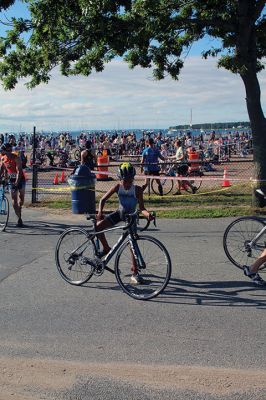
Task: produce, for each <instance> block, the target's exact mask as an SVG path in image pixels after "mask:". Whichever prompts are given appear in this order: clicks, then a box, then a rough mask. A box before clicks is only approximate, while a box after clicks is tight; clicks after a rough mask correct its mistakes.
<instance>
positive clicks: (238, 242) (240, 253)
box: [223, 217, 266, 268]
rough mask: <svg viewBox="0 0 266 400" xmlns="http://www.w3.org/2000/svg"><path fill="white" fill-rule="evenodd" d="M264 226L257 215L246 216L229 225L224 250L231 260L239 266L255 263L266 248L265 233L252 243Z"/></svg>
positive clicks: (225, 234) (224, 240)
mask: <svg viewBox="0 0 266 400" xmlns="http://www.w3.org/2000/svg"><path fill="white" fill-rule="evenodd" d="M264 226H265V225H264V223H263V222H262V221H261V220H260V219H258V218H256V217H244V218H239V219H237V220H236V221H233V222H232V223H231V224H230V225H229V226H228V227H227V229H226V231H225V233H224V239H223V245H224V250H225V253H226V255H227V257H228V258H229V260H230V261H231V262H232V263H233V264H235V265H236V266H237V267H238V268H242V267H243V265H248V266H250V265H251V264H253V262H254V261H255V260H256V258H257V257H258V256H259V255H260V253H261V251H262V250H263V249H264V248H265V238H266V236H265V234H264V235H263V236H262V237H260V238H259V240H258V241H257V242H256V243H254V244H252V245H250V242H251V241H252V240H254V238H255V237H256V235H257V234H258V233H259V232H260V231H261V229H262V228H263V227H264Z"/></svg>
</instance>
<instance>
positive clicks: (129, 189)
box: [96, 162, 154, 284]
mask: <svg viewBox="0 0 266 400" xmlns="http://www.w3.org/2000/svg"><path fill="white" fill-rule="evenodd" d="M117 175H118V178H119V179H120V183H118V184H116V185H115V186H114V187H112V188H111V189H110V190H108V192H107V193H106V194H105V195H104V196H103V197H102V198H101V200H100V202H99V209H98V214H97V220H98V222H97V226H96V230H97V231H101V230H104V229H107V228H110V227H112V226H114V225H116V224H117V223H118V222H121V221H124V219H125V215H126V214H131V213H133V212H135V210H136V207H137V204H138V206H139V209H140V211H141V212H142V214H143V215H144V217H146V218H147V219H148V220H149V221H151V220H153V218H154V217H153V216H152V214H151V213H150V212H149V211H147V210H146V208H145V206H144V202H143V191H142V188H141V187H140V186H137V185H134V183H133V182H134V176H135V175H136V170H135V168H134V167H133V165H132V164H131V163H129V162H124V163H122V164H121V165H120V166H119V168H118V174H117ZM114 193H116V194H117V196H118V199H119V208H118V209H117V210H116V211H114V212H112V213H111V214H109V215H107V216H106V217H104V216H103V209H104V205H105V203H106V201H107V200H108V199H109V198H110V197H111V196H112V195H113V194H114ZM98 237H99V240H100V242H101V243H102V246H103V252H102V256H104V255H106V254H107V253H108V252H109V251H110V250H111V247H110V246H109V244H108V242H107V240H106V237H105V234H104V233H101V234H99V235H98ZM131 271H132V276H131V283H132V284H141V283H144V282H143V279H142V278H141V276H140V275H139V274H138V273H137V265H136V261H135V257H134V256H133V254H132V268H131Z"/></svg>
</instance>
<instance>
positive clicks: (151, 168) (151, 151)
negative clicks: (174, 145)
mask: <svg viewBox="0 0 266 400" xmlns="http://www.w3.org/2000/svg"><path fill="white" fill-rule="evenodd" d="M160 155H161V153H160V151H159V150H158V149H157V148H156V147H153V148H151V147H146V149H144V150H143V152H142V157H143V159H144V172H155V171H156V172H157V171H160V167H159V164H158V158H159V157H160ZM149 163H150V165H149ZM145 164H146V165H145ZM147 164H148V165H147Z"/></svg>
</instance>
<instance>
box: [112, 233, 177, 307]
mask: <svg viewBox="0 0 266 400" xmlns="http://www.w3.org/2000/svg"><path fill="white" fill-rule="evenodd" d="M136 243H137V246H138V248H139V250H140V253H141V256H142V258H143V260H144V262H145V268H143V269H141V270H139V271H138V273H139V275H140V276H141V278H142V279H143V281H144V282H143V283H142V284H137V285H136V284H133V283H132V282H131V276H132V274H133V272H132V267H131V265H132V263H131V260H132V257H133V253H132V250H131V246H130V240H127V241H126V242H125V243H124V244H123V245H122V246H121V247H120V249H119V250H118V252H117V255H116V259H115V275H116V279H117V282H118V283H119V285H120V287H121V288H122V290H123V291H124V292H125V293H126V294H127V295H129V296H130V297H133V298H134V299H136V300H149V299H152V298H154V297H156V296H158V294H160V293H161V292H162V291H163V290H164V289H165V287H166V285H167V284H168V282H169V279H170V276H171V269H172V267H171V259H170V256H169V254H168V251H167V250H166V248H165V247H164V245H163V244H162V243H161V242H160V241H159V240H157V239H155V238H153V237H150V236H139V237H138V239H136Z"/></svg>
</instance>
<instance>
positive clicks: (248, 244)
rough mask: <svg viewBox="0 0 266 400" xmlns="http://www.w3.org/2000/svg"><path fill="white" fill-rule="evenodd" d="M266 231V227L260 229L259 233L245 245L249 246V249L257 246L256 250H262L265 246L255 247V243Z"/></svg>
mask: <svg viewBox="0 0 266 400" xmlns="http://www.w3.org/2000/svg"><path fill="white" fill-rule="evenodd" d="M265 231H266V225H265V226H264V227H263V228H262V229H261V231H260V232H259V233H258V234H257V235H256V236H255V237H254V239H252V240H251V241H250V242H249V243H247V246H249V247H250V248H252V247H254V246H257V248H258V249H261V250H264V249H265V246H260V245H257V241H258V240H259V239H260V238H261V237H262V236H263V235H264V233H265Z"/></svg>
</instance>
